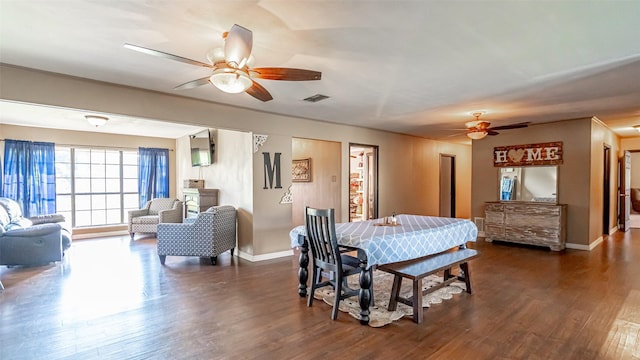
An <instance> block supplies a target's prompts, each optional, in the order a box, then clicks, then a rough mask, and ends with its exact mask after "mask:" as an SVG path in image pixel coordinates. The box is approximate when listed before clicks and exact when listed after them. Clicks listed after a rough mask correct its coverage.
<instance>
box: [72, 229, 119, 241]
mask: <svg viewBox="0 0 640 360" xmlns="http://www.w3.org/2000/svg"><path fill="white" fill-rule="evenodd" d="M123 235H127V236H128V235H129V232H128V231H127V230H117V231H105V232H94V233H86V234H73V235H72V239H73V240H81V239H94V238H97V237H107V236H123Z"/></svg>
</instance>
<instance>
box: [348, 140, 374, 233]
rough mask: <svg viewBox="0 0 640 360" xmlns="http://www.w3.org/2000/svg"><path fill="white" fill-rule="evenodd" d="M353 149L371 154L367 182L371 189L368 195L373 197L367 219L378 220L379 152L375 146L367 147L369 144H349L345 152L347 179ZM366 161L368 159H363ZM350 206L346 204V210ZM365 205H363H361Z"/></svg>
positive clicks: (350, 170) (350, 171)
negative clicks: (367, 151)
mask: <svg viewBox="0 0 640 360" xmlns="http://www.w3.org/2000/svg"><path fill="white" fill-rule="evenodd" d="M354 147H358V148H367V149H370V150H371V154H372V158H373V159H371V160H372V161H371V164H370V165H372V167H373V169H371V170H370V171H369V174H370V176H371V179H370V181H369V182H368V187H369V189H371V188H372V189H373V190H369V191H368V193H369V194H370V195H371V196H372V197H373V199H372V204H371V205H372V206H371V214H369V218H370V219H377V218H378V191H379V189H378V171H379V170H378V162H379V156H378V152H379V148H378V146H377V145H369V144H360V143H352V142H350V143H349V149H348V151H347V156H348V158H347V161H348V162H347V164H349V178H350V177H351V173H352V169H351V158H350V156H351V149H352V148H354ZM365 159H368V158H365ZM367 163H369V161H368V160H367ZM347 186H348V187H347V194H349V192H350V189H349V187H350V186H351V184H350V181H349V182H347ZM347 199H349V197H348V196H347ZM350 205H351V204H350V203H348V204H347V209H349V206H350ZM363 205H365V204H363ZM366 205H368V204H366ZM348 218H349V222H351V216H350V215H349V216H348ZM364 220H368V219H364Z"/></svg>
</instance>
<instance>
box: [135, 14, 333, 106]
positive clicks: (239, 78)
mask: <svg viewBox="0 0 640 360" xmlns="http://www.w3.org/2000/svg"><path fill="white" fill-rule="evenodd" d="M222 37H223V38H224V40H225V42H224V49H223V48H216V49H213V50H212V51H210V52H209V53H208V54H207V58H208V60H209V61H210V63H205V62H201V61H197V60H192V59H188V58H185V57H182V56H178V55H173V54H169V53H166V52H162V51H158V50H153V49H149V48H145V47H142V46H138V45H133V44H128V43H126V44H124V47H126V48H128V49H131V50H135V51H140V52H142V53H145V54H149V55H154V56H159V57H163V58H166V59H171V60H175V61H180V62H183V63H187V64H191V65H196V66H201V67H206V68H209V69H211V70H213V74H211V75H209V76H207V77H203V78H200V79H196V80H192V81H189V82H186V83H184V84H182V85H178V86H176V87H175V88H174V89H175V90H185V89H192V88H195V87H198V86H202V85H206V84H209V83H211V84H213V85H215V87H217V88H218V89H220V90H222V91H224V92H227V93H233V94H236V93H242V92H246V93H247V94H249V95H251V96H253V97H254V98H256V99H258V100H261V101H269V100H272V99H273V97H272V96H271V94H270V93H269V92H268V91H267V89H265V88H264V87H263V86H262V85H260V84H259V83H257V82H256V81H255V80H253V78H257V79H265V80H287V81H307V80H320V79H321V77H322V73H321V72H319V71H313V70H305V69H294V68H280V67H256V68H254V67H252V66H253V56H252V55H251V48H252V47H253V33H252V32H251V30H249V29H247V28H244V27H242V26H240V25H237V24H236V25H233V27H231V30H230V31H229V32H225V33H224V34H223V35H222Z"/></svg>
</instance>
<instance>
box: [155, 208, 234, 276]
mask: <svg viewBox="0 0 640 360" xmlns="http://www.w3.org/2000/svg"><path fill="white" fill-rule="evenodd" d="M235 246H236V209H235V208H234V207H233V206H229V205H223V206H212V207H210V208H209V209H207V211H205V212H201V213H199V214H198V216H197V217H195V218H188V219H185V222H184V223H182V224H167V223H161V224H158V256H159V257H160V263H161V264H163V265H164V262H165V259H166V258H167V256H199V257H209V258H211V264H212V265H215V264H216V260H217V257H218V255H220V254H222V253H223V252H225V251H227V250H231V256H233V249H234V248H235Z"/></svg>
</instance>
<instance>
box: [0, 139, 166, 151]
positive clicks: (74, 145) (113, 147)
mask: <svg viewBox="0 0 640 360" xmlns="http://www.w3.org/2000/svg"><path fill="white" fill-rule="evenodd" d="M5 140H7V139H0V141H5ZM11 140H16V139H11ZM22 141H31V140H22ZM54 145H57V146H69V147H85V148H100V149H114V150H138V149H139V147H137V148H134V147H126V146H104V145H80V144H58V143H54ZM143 147H144V146H143ZM169 151H174V150H173V149H169Z"/></svg>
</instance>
